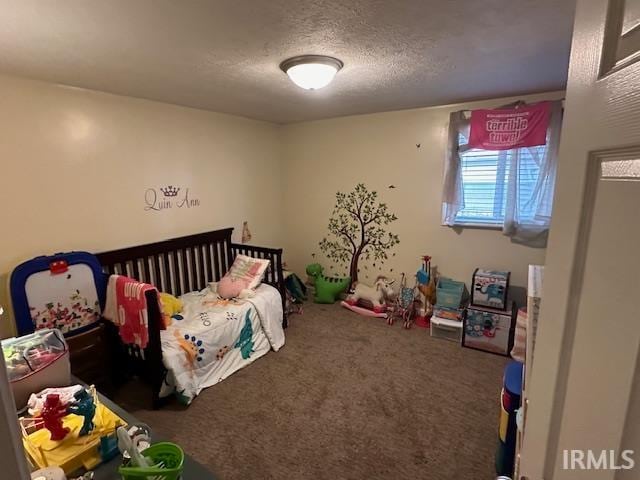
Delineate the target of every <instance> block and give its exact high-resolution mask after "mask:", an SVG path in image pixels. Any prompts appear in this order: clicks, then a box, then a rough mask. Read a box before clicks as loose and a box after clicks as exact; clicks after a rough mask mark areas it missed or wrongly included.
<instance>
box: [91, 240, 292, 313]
mask: <svg viewBox="0 0 640 480" xmlns="http://www.w3.org/2000/svg"><path fill="white" fill-rule="evenodd" d="M232 232H233V228H225V229H222V230H214V231H211V232H205V233H198V234H195V235H188V236H186V237H179V238H173V239H170V240H163V241H161V242H156V243H149V244H146V245H138V246H135V247H129V248H123V249H120V250H113V251H110V252H103V253H99V254H97V257H98V260H100V263H101V264H102V267H103V269H104V271H105V273H109V274H119V275H126V276H129V277H132V278H135V279H136V280H139V281H141V282H145V283H150V284H153V285H155V286H156V287H158V289H159V290H160V291H163V292H168V293H171V294H172V295H176V296H179V295H182V294H183V293H187V292H192V291H194V290H202V289H203V288H205V287H206V286H207V285H208V283H209V282H216V281H218V280H220V279H221V278H222V277H223V276H224V274H225V273H226V272H227V270H228V269H229V267H230V266H231V263H232V262H233V259H234V258H235V256H236V255H237V254H238V253H241V254H244V255H248V256H251V257H256V258H264V259H267V260H269V261H270V266H269V269H268V270H267V272H266V273H265V278H264V282H265V283H268V284H270V285H273V286H274V287H275V288H277V289H278V291H279V292H280V295H281V296H282V301H283V309H284V308H285V303H284V302H285V298H286V296H285V287H284V274H283V271H282V249H281V248H278V249H276V248H266V247H257V246H253V245H244V244H235V243H233V242H231V234H232ZM285 318H286V315H285ZM285 325H286V320H285Z"/></svg>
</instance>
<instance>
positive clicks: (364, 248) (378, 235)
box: [319, 183, 400, 285]
mask: <svg viewBox="0 0 640 480" xmlns="http://www.w3.org/2000/svg"><path fill="white" fill-rule="evenodd" d="M397 219H398V217H396V216H395V214H393V213H389V211H388V208H387V204H386V203H382V202H379V201H378V192H376V191H369V190H368V189H367V187H366V186H365V185H364V184H363V183H359V184H358V185H356V187H355V189H354V190H352V191H351V192H349V193H342V192H337V193H336V204H335V207H334V208H333V212H332V214H331V218H330V219H329V227H328V228H329V234H330V235H329V238H327V237H325V238H323V239H322V240H321V241H320V243H319V245H320V250H321V251H322V252H323V253H324V254H325V255H326V256H327V258H329V259H330V260H333V261H335V262H337V263H338V264H341V265H346V264H347V263H348V264H349V276H350V277H351V284H352V285H353V284H354V283H355V282H357V281H358V262H359V261H360V259H361V258H364V259H365V260H369V259H373V260H374V261H377V262H379V263H380V264H382V263H384V261H385V260H386V259H387V258H388V256H387V251H388V250H389V249H391V248H393V247H394V246H395V245H397V244H398V243H400V239H399V238H398V235H395V234H393V233H391V232H387V231H386V229H385V228H384V227H385V226H386V225H389V224H390V223H391V222H393V221H395V220H397ZM332 237H333V238H332Z"/></svg>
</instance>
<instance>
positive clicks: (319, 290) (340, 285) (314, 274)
mask: <svg viewBox="0 0 640 480" xmlns="http://www.w3.org/2000/svg"><path fill="white" fill-rule="evenodd" d="M322 271H323V268H322V266H321V265H320V264H318V263H312V264H310V265H307V275H309V277H311V278H312V279H313V283H314V285H315V288H316V295H315V297H314V299H313V301H314V302H316V303H334V302H335V301H336V298H337V297H338V295H340V294H341V293H342V292H344V291H345V290H346V289H347V288H349V285H350V284H351V278H350V277H343V278H339V277H327V276H325V275H323V274H322Z"/></svg>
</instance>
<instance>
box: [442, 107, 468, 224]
mask: <svg viewBox="0 0 640 480" xmlns="http://www.w3.org/2000/svg"><path fill="white" fill-rule="evenodd" d="M465 130H466V131H467V132H468V130H469V120H468V119H467V118H466V117H465V112H464V110H461V111H459V112H452V113H451V115H450V116H449V133H448V138H447V152H446V161H445V169H444V187H443V190H442V224H443V225H448V226H450V227H452V226H454V225H455V221H456V216H457V215H458V212H460V210H462V209H463V208H464V190H463V188H462V165H461V162H460V145H459V140H458V139H459V137H460V134H461V133H465Z"/></svg>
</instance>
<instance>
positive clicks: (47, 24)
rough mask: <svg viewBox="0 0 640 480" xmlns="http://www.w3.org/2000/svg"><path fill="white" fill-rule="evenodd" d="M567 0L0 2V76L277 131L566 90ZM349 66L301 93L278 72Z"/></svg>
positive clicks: (569, 14) (570, 13)
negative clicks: (312, 60)
mask: <svg viewBox="0 0 640 480" xmlns="http://www.w3.org/2000/svg"><path fill="white" fill-rule="evenodd" d="M573 9H574V1H573V0H482V1H478V0H446V1H444V0H313V1H312V0H210V1H196V0H188V1H187V0H183V1H176V0H107V1H105V0H64V1H43V0H0V12H1V13H0V72H2V73H8V74H13V75H21V76H26V77H30V78H36V79H41V80H47V81H52V82H56V83H62V84H66V85H73V86H77V87H85V88H91V89H95V90H102V91H106V92H112V93H117V94H123V95H130V96H134V97H141V98H148V99H153V100H159V101H163V102H169V103H175V104H179V105H186V106H191V107H197V108H203V109H208V110H214V111H220V112H227V113H233V114H238V115H243V116H246V117H252V118H257V119H262V120H270V121H274V122H280V123H288V122H295V121H300V120H311V119H318V118H327V117H335V116H341V115H349V114H356V113H368V112H378V111H385V110H396V109H403V108H411V107H420V106H429V105H439V104H445V103H453V102H458V101H464V100H472V99H480V98H489V97H496V96H506V95H512V94H514V95H517V94H521V93H526V92H536V91H545V90H556V89H561V88H563V87H564V85H565V79H566V75H567V64H568V58H569V49H570V40H571V29H572V22H573ZM305 53H314V54H326V55H331V56H335V57H337V58H340V59H341V60H342V61H344V64H345V66H344V68H343V69H342V71H340V72H339V73H338V75H337V76H336V78H335V80H334V82H333V83H332V84H331V85H330V86H329V87H327V88H325V89H323V90H318V91H315V92H309V91H304V90H302V89H300V88H298V87H296V86H295V85H294V84H293V83H291V82H290V81H289V80H288V78H287V77H286V76H285V75H284V73H282V72H281V71H280V70H279V68H278V65H279V63H280V62H281V61H282V60H283V59H285V58H287V57H291V56H294V55H300V54H305Z"/></svg>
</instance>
